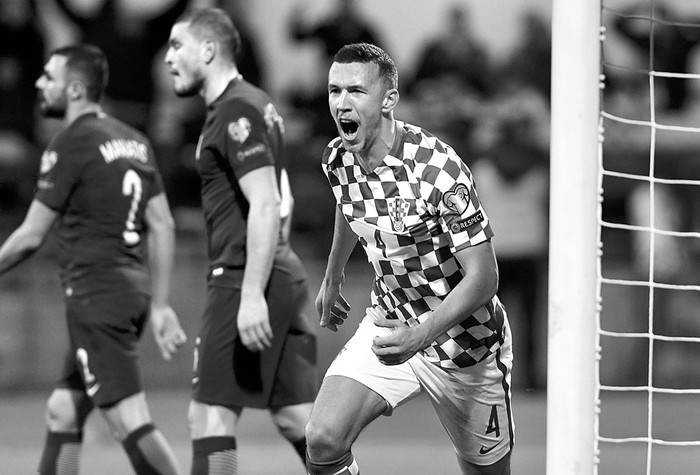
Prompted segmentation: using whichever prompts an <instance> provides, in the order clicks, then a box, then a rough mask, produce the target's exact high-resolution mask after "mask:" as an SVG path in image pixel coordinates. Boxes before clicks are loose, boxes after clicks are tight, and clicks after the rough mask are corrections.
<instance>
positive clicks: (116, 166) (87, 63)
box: [0, 45, 185, 474]
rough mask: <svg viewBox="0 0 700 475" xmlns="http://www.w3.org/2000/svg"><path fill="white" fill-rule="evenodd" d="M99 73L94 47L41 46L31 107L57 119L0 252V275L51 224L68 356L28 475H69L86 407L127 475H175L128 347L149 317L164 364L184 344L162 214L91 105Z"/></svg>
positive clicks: (156, 184)
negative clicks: (58, 127)
mask: <svg viewBox="0 0 700 475" xmlns="http://www.w3.org/2000/svg"><path fill="white" fill-rule="evenodd" d="M107 76H108V66H107V60H106V58H105V56H104V54H103V53H102V51H101V50H100V49H99V48H97V47H95V46H91V45H76V46H66V47H63V48H59V49H57V50H55V51H53V52H52V53H51V55H50V57H49V60H48V62H47V63H46V66H45V67H44V72H43V74H42V75H41V77H39V79H38V80H37V81H36V87H37V89H38V90H39V98H40V110H41V112H42V113H43V115H44V116H46V117H55V118H61V119H63V125H64V129H63V130H62V131H61V132H60V133H58V134H57V135H56V137H55V138H54V139H53V140H52V141H51V143H50V144H49V145H48V148H47V149H46V150H45V151H44V154H43V156H42V159H41V170H40V176H39V180H38V184H37V191H36V195H35V197H34V200H33V201H32V203H31V205H30V207H29V211H28V212H27V215H26V217H25V219H24V221H23V222H22V224H21V225H20V226H19V227H18V228H17V229H16V230H15V231H14V232H13V233H12V234H11V235H10V237H9V238H8V239H7V240H6V241H5V243H4V244H3V245H2V247H0V274H2V273H4V272H6V271H8V270H9V269H10V268H12V267H14V266H15V265H17V264H19V263H20V262H22V261H23V260H25V259H26V258H28V257H29V256H31V255H32V254H33V253H34V252H35V251H36V250H37V249H39V247H40V246H41V244H42V242H43V241H44V238H45V237H46V235H47V234H48V232H49V230H50V229H51V228H52V226H53V224H54V222H56V221H57V220H58V221H59V225H58V238H59V243H60V250H59V260H60V265H61V280H62V284H63V289H64V294H65V301H66V317H67V321H68V333H69V339H70V351H69V352H68V354H67V357H66V360H65V364H64V369H63V372H62V374H61V378H60V380H59V384H58V386H57V387H56V388H55V389H54V390H53V392H52V394H51V396H50V397H49V400H48V403H47V425H48V434H47V437H46V442H45V445H44V450H43V454H42V457H41V461H40V464H39V470H38V473H40V474H56V473H61V474H74V473H77V472H78V466H79V455H80V448H81V441H82V434H83V427H84V424H85V421H86V418H87V416H88V414H89V413H90V412H91V411H92V409H93V408H94V407H95V406H97V407H98V408H99V410H100V412H101V413H102V415H103V416H104V418H105V420H106V421H107V423H108V424H109V426H110V430H111V432H112V434H114V436H115V437H116V438H117V439H118V440H120V441H121V442H122V443H123V446H124V449H125V451H126V453H127V455H128V457H129V460H130V461H131V464H132V466H133V467H134V470H135V471H136V473H138V474H156V473H157V474H176V473H178V471H179V469H178V463H177V459H176V458H175V456H174V454H173V452H172V449H171V448H170V446H169V444H168V442H167V441H166V439H165V437H164V436H163V434H162V433H161V432H160V431H159V430H158V429H156V427H155V426H154V425H153V422H152V420H151V416H150V414H149V409H148V405H147V403H146V397H145V394H144V392H143V387H142V383H141V378H140V373H139V369H138V366H137V353H136V349H137V343H138V341H139V339H140V337H141V334H142V331H143V329H144V327H145V325H146V322H147V321H148V319H149V315H150V320H151V323H152V328H153V331H154V335H155V340H156V342H157V343H158V346H159V347H160V350H161V353H162V356H163V357H164V358H165V359H166V360H169V359H170V358H171V355H172V354H173V352H174V351H175V350H176V349H177V348H178V347H179V346H180V345H182V344H183V343H184V342H185V334H184V332H183V331H182V328H181V326H180V323H179V320H178V318H177V315H175V312H174V311H173V310H172V308H171V307H170V306H169V304H168V293H169V287H170V271H171V268H172V260H173V254H174V230H173V229H174V228H173V221H172V216H171V214H170V208H169V207H168V201H167V199H166V196H165V193H164V192H163V184H162V181H161V177H160V175H159V173H158V170H157V169H156V165H155V158H154V156H153V151H152V148H151V145H150V144H149V142H148V140H147V139H146V137H144V136H143V135H142V134H140V133H139V132H137V131H136V130H134V129H132V128H130V127H128V126H126V125H125V124H123V123H122V122H119V121H117V120H116V119H114V118H112V117H109V116H107V115H105V114H104V113H103V112H102V109H101V106H100V99H101V98H102V95H103V93H104V90H105V86H106V85H107ZM149 257H150V262H151V264H152V265H151V273H150V274H151V276H150V279H152V284H149V280H150V279H149V269H148V258H149ZM149 286H150V287H151V289H152V290H151V289H149Z"/></svg>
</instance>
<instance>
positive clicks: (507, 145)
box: [0, 0, 700, 390]
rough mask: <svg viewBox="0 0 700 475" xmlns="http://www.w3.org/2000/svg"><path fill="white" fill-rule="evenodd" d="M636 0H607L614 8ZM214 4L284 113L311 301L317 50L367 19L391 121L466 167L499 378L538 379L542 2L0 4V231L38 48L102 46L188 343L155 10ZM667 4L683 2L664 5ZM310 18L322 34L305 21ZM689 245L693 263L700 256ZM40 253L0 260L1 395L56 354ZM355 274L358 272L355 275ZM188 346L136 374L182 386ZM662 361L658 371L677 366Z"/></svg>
mask: <svg viewBox="0 0 700 475" xmlns="http://www.w3.org/2000/svg"><path fill="white" fill-rule="evenodd" d="M613 3H616V2H613ZM633 3H634V2H631V1H626V2H624V1H620V2H619V4H620V5H619V6H620V7H622V6H629V5H631V4H633ZM639 3H641V4H644V3H645V2H644V1H641V2H639ZM211 4H217V5H219V6H221V7H223V8H226V9H228V10H229V11H231V13H232V17H233V18H234V20H235V21H236V22H237V23H238V25H239V27H240V28H241V31H242V33H243V36H244V39H245V42H244V46H245V47H244V49H243V53H242V54H243V56H242V57H241V69H242V70H243V74H244V76H245V77H246V78H248V79H249V80H251V82H254V83H256V84H259V85H261V86H262V87H264V88H265V89H267V90H268V91H269V92H270V93H271V94H272V95H273V97H274V98H275V99H276V100H277V101H278V102H279V103H280V105H281V106H282V110H281V113H282V115H283V117H284V119H285V125H286V129H287V139H288V147H289V157H290V180H291V184H292V188H293V191H294V194H295V199H296V208H295V214H294V227H293V232H294V234H293V239H294V243H295V245H296V248H297V250H298V251H299V254H300V255H301V256H302V258H303V259H304V261H305V264H306V267H307V272H308V273H309V277H310V279H309V280H310V283H311V291H312V294H313V295H315V292H316V290H317V289H318V286H317V285H316V284H317V283H318V282H319V281H320V278H321V272H322V270H323V268H324V259H325V257H326V254H327V251H328V249H329V248H330V238H331V233H332V222H333V218H332V216H333V198H332V195H331V192H330V188H329V187H328V184H327V183H326V181H325V178H324V177H323V174H322V172H321V169H320V165H319V162H320V156H321V152H322V150H323V147H324V146H325V145H326V143H327V142H328V141H329V140H330V139H331V138H332V137H333V136H334V130H333V123H332V121H331V119H330V117H329V116H328V112H327V110H328V108H327V102H326V98H325V94H326V92H325V78H326V72H327V65H328V61H329V58H328V55H327V53H326V50H325V48H324V45H325V44H327V43H330V44H333V43H332V42H333V41H338V38H334V37H333V36H334V35H340V34H342V35H345V36H343V38H345V39H347V38H354V37H355V36H354V35H355V34H356V33H358V32H362V31H363V30H364V32H365V33H367V32H370V33H371V34H372V35H373V38H374V40H375V41H376V42H377V43H378V44H379V45H380V46H382V47H384V48H385V49H387V51H388V52H389V53H390V54H392V56H394V57H395V58H396V61H397V66H398V67H399V70H400V72H401V73H400V77H401V84H400V90H401V94H402V96H401V103H400V107H399V109H398V111H397V117H398V118H399V119H403V120H407V121H409V122H413V123H416V124H419V125H423V126H425V127H426V128H427V129H429V130H432V131H434V132H436V133H438V134H439V135H442V136H443V137H444V138H445V139H446V140H447V142H449V143H451V144H453V146H454V147H455V148H456V149H457V151H458V152H459V153H460V155H461V157H462V158H463V159H464V160H465V161H466V162H467V163H468V164H469V166H470V167H472V170H473V171H474V173H475V175H476V180H477V186H478V187H479V191H480V193H481V194H482V195H483V201H484V203H485V207H486V210H487V212H488V213H489V215H490V217H491V219H492V221H493V227H494V230H495V233H496V238H495V241H494V245H495V248H496V252H497V255H498V259H499V264H500V265H501V266H502V269H501V272H502V275H501V290H500V292H499V294H500V295H501V298H502V300H503V301H504V302H505V303H506V305H507V307H508V308H509V313H510V314H511V322H512V326H513V331H514V338H515V355H516V363H515V367H514V384H515V387H516V388H522V389H532V390H541V389H543V388H544V386H545V380H546V374H545V373H546V331H547V330H546V311H547V305H546V287H547V279H546V271H547V245H548V244H547V236H548V231H547V210H548V180H549V176H548V168H549V167H548V161H549V119H550V118H549V92H550V47H551V40H550V34H549V18H550V9H551V2H550V0H517V1H515V0H513V1H506V0H498V1H495V2H494V1H490V2H477V1H467V0H434V1H431V2H423V1H420V0H382V1H381V2H371V1H369V0H364V1H363V0H354V1H353V0H327V1H324V2H312V1H310V0H300V1H289V2H286V1H285V2H278V1H276V0H240V1H237V0H220V1H216V0H151V1H149V2H143V1H141V2H139V1H136V0H3V1H2V2H0V236H2V239H4V238H5V237H6V236H7V235H8V234H9V232H11V231H12V230H13V229H14V228H15V227H16V226H17V225H18V224H19V223H20V221H21V219H22V217H23V216H24V213H25V211H26V207H27V205H28V204H29V202H30V200H31V197H32V193H33V189H34V183H35V179H36V174H37V169H38V163H39V157H40V154H41V150H42V149H43V147H44V146H45V144H46V142H47V140H48V139H49V138H50V137H51V136H52V135H53V133H54V132H55V131H56V124H55V123H52V122H51V121H48V120H45V119H39V118H38V117H37V115H36V114H35V111H34V106H35V98H36V92H35V89H34V81H35V80H36V78H37V77H38V76H39V74H40V72H41V68H42V66H43V61H44V58H45V56H46V54H47V53H48V51H50V50H51V49H53V48H54V47H56V46H60V45H62V44H66V43H70V42H74V41H79V40H81V39H82V40H85V41H88V42H93V43H95V44H98V45H100V46H102V47H103V49H104V50H105V51H106V52H107V54H108V57H109V60H110V66H111V70H112V77H111V81H110V88H108V91H109V92H110V97H109V98H108V101H107V109H108V110H109V111H111V112H112V113H113V114H114V115H116V116H117V117H119V118H121V119H123V120H125V121H127V122H130V123H132V124H134V125H136V126H137V127H140V128H141V129H143V130H144V131H146V132H147V133H148V135H149V136H150V138H151V139H152V141H153V142H154V144H155V146H156V147H157V152H158V159H159V165H160V167H161V171H162V173H163V175H164V178H165V181H166V188H167V191H168V196H169V199H170V202H171V206H172V207H173V212H174V215H175V218H176V221H177V230H178V251H177V259H176V261H177V262H176V265H177V269H176V273H175V277H174V290H173V294H174V297H173V303H174V306H175V307H176V308H175V309H176V311H178V313H179V314H180V318H181V319H182V321H183V325H185V326H186V327H187V328H186V329H187V330H188V333H189V335H190V336H191V337H192V338H190V343H189V344H191V342H192V341H193V340H194V338H193V336H194V335H193V331H194V329H195V328H196V327H197V321H198V319H199V317H200V309H201V308H202V305H201V302H202V300H203V294H204V273H205V266H206V259H205V257H204V256H205V254H204V253H205V249H204V238H203V228H202V220H201V215H200V213H199V209H198V205H199V182H198V177H197V174H196V171H195V169H194V147H195V145H196V141H197V134H198V132H199V130H200V124H201V121H202V120H203V117H204V115H203V114H204V110H203V106H202V104H201V102H200V99H199V98H197V97H195V98H191V99H188V100H186V101H182V100H178V99H176V98H175V97H174V96H173V93H172V92H171V81H170V78H169V77H168V75H167V71H166V67H165V65H164V64H163V62H162V57H163V54H164V46H165V42H166V41H167V36H168V33H169V28H170V24H171V20H170V17H169V16H168V15H170V14H172V13H173V12H174V11H175V10H176V9H178V8H181V7H184V6H196V5H211ZM647 4H648V2H647ZM670 4H672V5H673V6H674V7H677V6H678V5H683V3H682V2H679V1H674V2H670ZM339 13H340V14H341V17H340V18H341V20H342V21H340V23H338V17H337V15H338V14H339ZM334 21H335V22H336V23H333V22H334ZM324 23H328V24H329V25H330V27H328V28H318V26H319V25H322V24H324ZM338 25H342V28H340V26H338ZM329 32H330V34H329ZM609 34H610V35H611V36H614V37H615V38H613V41H614V42H615V43H614V44H615V45H616V46H615V49H614V50H613V51H612V57H613V58H615V59H616V58H617V57H621V58H626V61H628V62H629V63H634V64H637V65H639V64H644V62H645V61H647V62H648V57H645V52H643V51H637V50H635V49H634V48H633V46H632V45H629V44H627V43H626V42H625V40H624V39H623V38H622V37H621V35H619V34H617V35H616V33H615V32H614V31H612V30H611V31H610V33H609ZM319 35H320V36H319ZM358 37H359V36H358ZM365 37H366V36H365ZM331 51H332V49H331ZM110 52H112V54H110ZM699 52H700V49H699V50H698V51H694V50H693V51H691V52H690V53H691V56H690V60H691V61H690V69H692V68H695V69H696V70H698V69H700V68H698V67H696V66H695V65H696V64H697V63H698V62H699V61H698V54H697V53H699ZM611 85H614V86H615V87H614V88H613V90H612V91H613V92H612V93H611V97H612V99H611V100H610V102H609V106H610V107H611V108H613V109H615V108H617V110H618V111H620V112H622V111H627V110H629V109H630V108H639V109H643V107H644V103H643V101H644V99H645V98H646V100H648V93H647V92H646V91H645V90H644V82H643V81H641V82H640V81H638V80H634V79H633V78H630V77H628V76H626V75H624V74H623V75H621V76H620V77H619V78H616V82H613V83H611ZM634 85H639V87H636V88H635V87H633V86H634ZM696 102H697V88H696V87H694V88H691V90H690V93H689V96H688V98H687V104H686V105H685V106H684V108H683V109H682V110H680V111H678V110H676V111H670V112H668V114H669V117H673V118H674V120H676V121H677V122H678V123H690V124H695V126H698V124H699V123H700V121H697V120H695V119H696V118H697V117H698V111H697V109H698V108H697V107H696V106H697V104H696ZM643 113H644V112H642V114H643ZM611 133H612V134H613V135H612V138H611V140H610V144H611V145H609V147H610V153H611V156H612V157H613V158H619V159H620V160H624V161H625V163H629V160H628V158H629V156H630V150H631V151H632V152H633V153H634V154H636V156H639V157H644V156H645V153H646V154H647V155H648V150H646V151H645V149H644V146H647V139H645V138H640V139H639V140H636V138H635V137H632V138H630V137H631V136H633V135H634V134H627V133H620V134H619V136H615V131H612V132H611ZM630 140H631V141H632V142H633V145H634V147H632V148H630V142H629V141H630ZM695 145H697V144H684V146H683V147H676V148H674V149H672V150H667V151H665V153H664V154H662V155H663V160H664V161H663V163H664V164H667V166H668V169H669V170H670V169H673V170H674V171H677V170H678V166H679V165H678V164H679V163H680V166H681V167H685V168H683V169H682V170H681V171H680V172H678V173H681V174H685V173H686V172H688V173H691V174H692V173H695V177H696V178H697V176H698V174H697V165H696V164H695V165H693V164H690V165H688V163H690V162H691V160H690V159H688V158H687V151H688V150H689V149H690V148H691V146H695ZM661 146H662V147H663V146H664V144H663V143H662V144H661ZM695 162H697V160H696V161H695ZM688 167H690V171H688ZM693 167H695V168H693ZM608 186H609V188H610V189H609V191H610V194H609V195H608V196H610V197H611V198H609V199H607V200H606V203H605V208H604V213H605V215H606V217H609V218H611V219H619V220H625V219H627V218H628V215H629V211H628V205H629V200H628V197H629V195H630V193H631V191H632V190H631V188H630V186H629V184H623V183H610V184H608ZM689 193H690V194H689ZM692 193H697V192H696V191H694V190H693V191H688V190H684V191H683V193H681V195H680V198H679V201H678V203H680V204H681V206H682V207H683V208H682V209H683V213H682V214H683V216H682V221H680V222H679V223H678V224H677V225H678V226H680V227H683V229H688V228H689V229H695V230H697V226H698V223H699V222H700V219H698V217H697V216H698V214H700V213H698V204H697V203H699V202H700V199H695V198H697V194H695V195H694V194H692ZM676 198H678V197H676ZM629 239H630V238H629V236H623V237H616V238H615V239H614V240H613V241H612V243H611V245H610V246H606V249H605V252H606V253H607V254H608V255H610V256H613V258H614V259H613V261H614V262H615V263H616V265H617V266H619V269H620V272H621V273H622V274H629V275H632V274H633V273H634V272H635V262H634V261H635V255H634V253H633V252H632V250H631V246H630V242H629ZM691 252H694V253H695V254H694V256H695V257H697V254H698V253H699V252H700V250H698V249H697V248H695V249H694V250H691ZM52 253H53V251H52V247H51V245H49V246H46V247H45V249H44V250H42V251H41V253H40V254H39V255H37V256H35V257H34V258H33V260H32V262H31V264H30V265H26V266H24V267H23V268H22V269H19V270H16V271H13V272H12V273H11V274H9V275H8V276H7V278H4V279H3V280H2V281H1V282H0V389H6V390H23V389H32V388H38V387H45V386H47V385H49V384H50V383H51V378H52V375H54V374H55V373H56V371H55V369H56V367H57V365H58V364H60V355H61V354H62V348H63V344H64V342H65V330H64V328H63V318H62V313H63V308H62V304H61V298H60V288H59V284H58V279H57V277H56V272H55V267H54V265H53V263H52V257H53V256H52ZM355 257H356V259H354V260H353V263H352V265H356V266H357V267H358V268H360V269H366V273H365V274H362V273H361V272H360V274H359V275H360V277H359V278H355V279H354V281H353V284H354V285H355V287H356V288H357V291H356V296H355V301H354V302H353V301H352V300H351V303H352V304H354V306H355V308H356V309H357V308H358V306H359V307H360V308H362V307H361V305H363V303H364V300H362V299H364V298H366V294H367V290H368V289H369V285H370V282H369V280H368V279H370V278H371V273H370V271H369V269H368V268H367V266H366V265H365V262H364V257H363V256H362V255H361V251H359V250H358V252H357V253H356V256H355ZM362 275H366V279H365V280H362V277H361V276H362ZM694 278H695V279H696V280H697V277H694ZM696 283H697V282H696ZM351 298H352V297H351ZM635 300H638V299H635V298H634V297H633V296H632V295H626V296H623V298H621V299H618V301H617V303H615V304H614V305H613V306H612V308H613V310H612V311H613V312H616V313H619V315H620V317H619V318H620V319H635V318H641V319H642V320H643V319H644V318H645V317H646V315H645V314H644V315H642V313H643V310H639V309H636V308H633V306H632V304H631V302H632V301H635ZM309 310H310V311H311V307H309ZM640 315H641V316H640ZM686 324H689V325H692V323H688V322H686ZM350 331H351V330H349V329H347V328H345V329H344V332H340V333H339V334H337V335H326V334H324V335H322V337H321V339H320V342H321V349H320V354H319V358H320V359H321V369H325V367H326V365H327V363H328V362H329V361H330V358H332V357H333V355H334V353H335V351H337V349H338V348H339V347H340V345H342V342H343V341H344V339H346V338H347V337H348V336H349V335H350V333H349V332H350ZM189 350H190V348H187V349H186V350H185V351H183V352H182V353H181V354H180V355H178V357H177V358H176V359H175V361H174V362H172V363H170V364H166V363H163V362H161V361H160V359H159V358H157V357H156V350H155V348H154V345H150V344H145V345H142V351H143V358H144V368H145V369H144V377H145V379H146V381H147V385H149V386H164V387H167V386H173V385H176V386H179V387H186V386H187V385H188V384H189V377H190V365H191V351H189ZM622 356H623V357H622ZM621 357H622V358H621V359H620V361H619V364H618V365H617V366H616V367H613V368H612V369H611V371H615V372H619V373H621V374H624V375H628V376H629V378H634V377H635V374H634V372H633V371H630V365H631V364H632V362H634V355H631V354H627V355H621ZM669 361H670V363H669V364H670V365H671V366H674V363H675V362H677V360H676V359H672V360H669ZM673 374H676V373H675V372H674V373H673ZM683 377H684V378H686V379H685V380H687V378H688V376H687V375H683ZM695 378H696V379H699V380H700V377H698V376H695Z"/></svg>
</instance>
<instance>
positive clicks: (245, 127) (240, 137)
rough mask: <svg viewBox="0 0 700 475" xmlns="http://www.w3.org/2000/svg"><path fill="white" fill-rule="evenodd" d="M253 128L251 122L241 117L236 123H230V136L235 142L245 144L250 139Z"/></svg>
mask: <svg viewBox="0 0 700 475" xmlns="http://www.w3.org/2000/svg"><path fill="white" fill-rule="evenodd" d="M251 127H252V126H251V124H250V120H248V118H247V117H241V118H240V119H238V120H237V121H235V122H229V124H228V129H227V130H228V135H229V137H231V139H232V140H233V141H234V142H238V143H243V142H245V141H246V140H247V139H248V136H249V135H250V129H251Z"/></svg>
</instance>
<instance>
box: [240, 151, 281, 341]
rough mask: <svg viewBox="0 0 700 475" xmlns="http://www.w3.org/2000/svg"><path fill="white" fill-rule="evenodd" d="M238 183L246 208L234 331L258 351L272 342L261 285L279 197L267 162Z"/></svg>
mask: <svg viewBox="0 0 700 475" xmlns="http://www.w3.org/2000/svg"><path fill="white" fill-rule="evenodd" d="M239 184H240V186H241V190H242V191H243V195H244V196H245V198H246V200H247V201H248V205H249V208H248V220H247V225H246V226H247V227H246V230H247V236H246V263H245V271H244V273H243V284H242V286H241V304H240V308H239V311H238V331H239V333H240V336H241V341H242V342H243V344H244V345H245V346H246V347H247V348H248V349H250V350H252V351H260V350H264V349H265V348H268V347H269V346H270V345H271V343H272V327H271V326H270V318H269V314H268V309H267V302H266V301H265V288H266V287H267V284H268V281H269V279H270V273H271V272H272V263H273V260H274V257H275V251H276V250H277V242H278V239H279V232H280V206H281V197H280V194H279V191H278V188H277V176H276V174H275V168H274V167H273V166H270V165H267V166H263V167H260V168H256V169H254V170H252V171H250V172H248V173H246V174H245V175H243V176H242V177H240V179H239Z"/></svg>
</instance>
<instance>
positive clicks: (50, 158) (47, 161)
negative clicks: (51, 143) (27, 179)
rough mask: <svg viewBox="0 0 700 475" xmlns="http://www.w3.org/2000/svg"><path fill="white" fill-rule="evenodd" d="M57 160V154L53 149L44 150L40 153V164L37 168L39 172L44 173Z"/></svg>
mask: <svg viewBox="0 0 700 475" xmlns="http://www.w3.org/2000/svg"><path fill="white" fill-rule="evenodd" d="M57 161H58V154H57V153H56V152H54V151H53V150H46V151H44V153H42V154H41V166H40V169H39V173H41V174H42V175H43V174H44V173H47V172H49V170H51V169H52V168H53V167H54V166H55V165H56V162H57Z"/></svg>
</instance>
